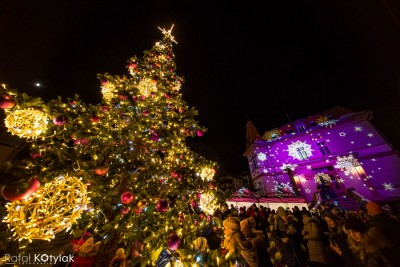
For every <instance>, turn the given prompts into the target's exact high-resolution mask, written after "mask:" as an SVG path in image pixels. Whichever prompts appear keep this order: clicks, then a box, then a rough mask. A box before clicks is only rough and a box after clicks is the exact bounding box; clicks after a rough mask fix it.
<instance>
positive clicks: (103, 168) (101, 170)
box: [94, 164, 110, 176]
mask: <svg viewBox="0 0 400 267" xmlns="http://www.w3.org/2000/svg"><path fill="white" fill-rule="evenodd" d="M109 169H110V167H109V166H108V165H107V164H103V165H101V166H99V167H97V168H96V169H95V170H94V172H95V173H96V174H97V175H100V176H104V175H106V174H107V173H108V170H109Z"/></svg>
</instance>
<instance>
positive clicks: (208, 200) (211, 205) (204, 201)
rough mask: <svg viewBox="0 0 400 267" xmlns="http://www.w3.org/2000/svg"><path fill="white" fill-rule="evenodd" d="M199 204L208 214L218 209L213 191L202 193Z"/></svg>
mask: <svg viewBox="0 0 400 267" xmlns="http://www.w3.org/2000/svg"><path fill="white" fill-rule="evenodd" d="M199 204H200V208H201V209H202V210H203V211H204V212H205V213H206V214H213V213H214V211H215V210H216V209H217V204H216V197H215V196H214V194H212V193H202V194H201V197H200V203H199Z"/></svg>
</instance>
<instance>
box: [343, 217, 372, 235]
mask: <svg viewBox="0 0 400 267" xmlns="http://www.w3.org/2000/svg"><path fill="white" fill-rule="evenodd" d="M344 226H345V227H346V230H352V231H355V232H359V233H365V232H367V226H366V225H365V224H364V223H363V222H362V221H361V220H360V219H358V218H357V217H349V218H347V219H346V221H345V222H344Z"/></svg>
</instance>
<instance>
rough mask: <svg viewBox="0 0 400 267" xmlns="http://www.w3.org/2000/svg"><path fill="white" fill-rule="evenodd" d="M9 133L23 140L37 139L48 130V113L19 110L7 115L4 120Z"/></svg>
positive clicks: (29, 109) (32, 109) (35, 110)
mask: <svg viewBox="0 0 400 267" xmlns="http://www.w3.org/2000/svg"><path fill="white" fill-rule="evenodd" d="M4 122H5V125H6V127H7V129H8V131H9V132H10V133H11V134H13V135H17V136H19V137H21V138H36V137H38V136H39V135H41V134H42V133H44V132H45V131H46V130H47V124H48V122H49V119H48V117H47V114H46V112H44V111H42V110H39V109H34V108H26V109H18V110H15V111H13V112H10V113H8V114H7V117H6V119H5V120H4Z"/></svg>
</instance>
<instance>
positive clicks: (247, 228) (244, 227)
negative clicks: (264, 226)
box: [240, 218, 253, 237]
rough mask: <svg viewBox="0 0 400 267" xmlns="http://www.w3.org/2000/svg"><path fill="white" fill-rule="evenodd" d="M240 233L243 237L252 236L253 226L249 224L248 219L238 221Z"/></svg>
mask: <svg viewBox="0 0 400 267" xmlns="http://www.w3.org/2000/svg"><path fill="white" fill-rule="evenodd" d="M240 231H242V233H243V234H244V236H245V237H249V236H251V235H252V233H253V225H252V223H251V222H250V220H249V218H246V219H244V220H241V221H240Z"/></svg>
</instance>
